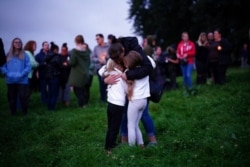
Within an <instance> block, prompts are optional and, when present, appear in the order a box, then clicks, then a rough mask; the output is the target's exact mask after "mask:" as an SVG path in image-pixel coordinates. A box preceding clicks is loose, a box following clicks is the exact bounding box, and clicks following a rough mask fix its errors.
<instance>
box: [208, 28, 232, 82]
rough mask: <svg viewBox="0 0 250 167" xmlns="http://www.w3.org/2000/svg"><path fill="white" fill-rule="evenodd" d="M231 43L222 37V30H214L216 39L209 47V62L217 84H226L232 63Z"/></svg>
mask: <svg viewBox="0 0 250 167" xmlns="http://www.w3.org/2000/svg"><path fill="white" fill-rule="evenodd" d="M230 53H231V44H230V43H229V42H228V40H226V39H225V38H222V36H221V31H220V30H219V29H216V30H215V31H214V41H213V42H212V43H211V44H210V47H209V55H208V59H209V63H210V67H211V73H212V77H213V81H214V83H215V84H220V85H222V84H224V83H225V81H226V71H227V67H228V65H229V64H230V63H231V57H230Z"/></svg>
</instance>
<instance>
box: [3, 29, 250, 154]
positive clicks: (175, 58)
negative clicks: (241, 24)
mask: <svg viewBox="0 0 250 167" xmlns="http://www.w3.org/2000/svg"><path fill="white" fill-rule="evenodd" d="M95 38H96V42H97V45H96V46H95V47H94V49H93V51H92V50H91V49H90V48H89V46H88V44H87V43H86V42H85V40H84V37H83V36H82V35H77V36H76V37H75V39H74V41H75V47H74V48H73V49H72V50H69V49H68V47H67V43H64V44H63V45H62V46H61V49H59V46H58V45H56V44H55V43H54V42H51V43H49V42H47V41H44V42H43V43H42V48H41V50H40V52H39V53H38V54H36V55H35V54H34V52H35V50H36V48H37V45H36V42H35V41H33V40H30V41H28V42H27V43H26V44H25V45H23V43H22V40H21V39H20V38H14V39H13V40H12V43H11V47H10V50H9V51H8V52H7V54H6V55H5V52H4V50H3V45H2V41H1V62H0V63H1V64H0V66H1V72H2V73H3V75H4V76H5V78H6V84H7V90H8V93H7V94H8V95H7V98H8V102H9V108H10V112H11V114H12V115H16V113H17V109H18V108H21V110H22V112H23V113H24V114H27V113H28V108H29V107H28V106H29V105H28V104H29V100H30V97H31V94H32V92H34V91H36V90H38V91H39V92H40V97H41V103H42V104H43V105H46V106H47V108H48V110H50V111H55V110H56V104H57V103H58V102H62V103H63V104H64V105H65V106H69V105H70V93H71V90H73V92H74V94H75V96H76V98H77V102H78V107H80V108H86V106H87V105H88V104H89V100H90V88H91V85H92V80H93V76H94V75H95V74H96V75H97V77H98V83H99V94H100V102H101V103H107V104H108V105H107V122H108V129H107V133H106V142H105V150H106V151H107V153H108V154H110V153H111V151H112V149H113V148H114V147H115V146H116V145H117V142H116V141H117V137H118V134H119V132H120V134H121V142H122V143H128V144H129V145H130V146H134V145H138V146H140V147H144V141H143V138H142V133H141V130H140V128H139V122H140V120H141V121H142V124H143V127H144V129H145V131H146V134H147V137H148V141H149V143H148V146H155V145H157V140H156V136H155V126H154V123H153V120H152V118H151V116H150V114H149V103H150V100H149V97H150V84H149V83H150V80H152V78H153V77H154V79H155V78H156V81H157V84H158V85H159V86H160V87H161V88H162V90H172V89H177V88H178V85H177V82H176V77H177V68H180V70H181V73H182V78H183V87H184V88H186V89H192V87H193V82H192V71H193V69H194V68H196V72H197V74H196V84H206V83H207V82H209V81H212V82H213V83H214V84H220V85H221V84H225V82H226V72H227V67H228V65H229V64H230V63H231V51H232V45H231V44H230V43H229V41H228V40H227V39H225V38H223V37H222V34H221V31H220V30H219V29H216V30H215V31H214V32H209V33H205V32H201V33H200V35H199V37H198V40H197V41H196V42H193V41H191V40H190V39H189V35H188V33H187V32H183V33H182V34H181V41H180V42H179V43H178V44H172V45H169V46H167V48H166V49H165V50H164V49H162V47H161V46H158V45H156V38H155V36H152V35H149V36H148V37H147V38H145V40H144V42H143V44H142V45H140V44H139V43H138V39H137V38H136V37H121V38H119V39H117V38H116V37H115V36H114V35H112V34H110V35H108V42H107V43H106V42H105V39H104V36H103V34H101V33H100V34H96V36H95ZM240 55H241V58H242V59H241V60H242V67H244V68H245V67H247V66H248V58H249V48H248V45H247V44H246V43H245V44H244V45H243V48H242V50H241V51H240Z"/></svg>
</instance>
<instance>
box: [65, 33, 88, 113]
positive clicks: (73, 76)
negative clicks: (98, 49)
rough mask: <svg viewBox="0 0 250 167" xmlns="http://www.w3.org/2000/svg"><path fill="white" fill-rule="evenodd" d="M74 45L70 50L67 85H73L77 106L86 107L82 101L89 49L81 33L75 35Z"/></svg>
mask: <svg viewBox="0 0 250 167" xmlns="http://www.w3.org/2000/svg"><path fill="white" fill-rule="evenodd" d="M75 44H76V47H75V48H74V49H73V50H72V51H71V57H70V60H69V65H70V66H71V70H70V75H69V82H68V83H69V85H70V86H73V91H74V93H75V95H76V97H77V100H78V106H79V107H81V108H85V107H86V101H84V86H85V85H86V83H87V81H88V79H89V66H90V51H89V50H88V49H87V46H86V44H85V41H84V38H83V36H82V35H77V36H76V37H75Z"/></svg>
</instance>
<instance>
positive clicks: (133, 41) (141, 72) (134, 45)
mask: <svg viewBox="0 0 250 167" xmlns="http://www.w3.org/2000/svg"><path fill="white" fill-rule="evenodd" d="M119 41H120V43H121V44H122V45H123V47H124V49H125V56H126V55H127V54H128V52H130V51H132V50H134V51H137V52H139V53H140V55H141V56H142V58H143V62H142V64H141V67H140V68H136V69H133V70H129V71H127V72H126V76H127V79H128V80H134V79H141V78H144V77H146V76H147V75H149V74H150V73H151V71H152V70H153V66H152V64H151V62H150V60H149V59H148V57H147V55H146V54H145V53H144V52H143V50H142V48H141V46H140V45H139V43H138V40H137V38H136V37H124V38H120V39H119Z"/></svg>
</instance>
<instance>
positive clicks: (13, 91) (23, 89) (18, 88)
mask: <svg viewBox="0 0 250 167" xmlns="http://www.w3.org/2000/svg"><path fill="white" fill-rule="evenodd" d="M7 86H8V101H9V106H10V111H11V114H12V115H14V114H16V112H17V100H19V101H20V104H21V108H22V112H23V113H24V114H27V112H28V104H29V85H28V84H8V85H7Z"/></svg>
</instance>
